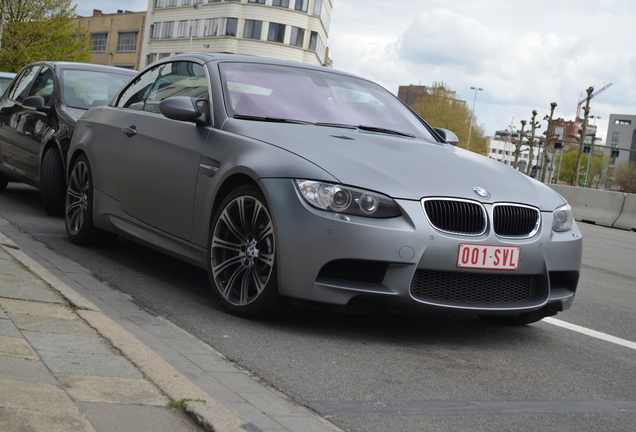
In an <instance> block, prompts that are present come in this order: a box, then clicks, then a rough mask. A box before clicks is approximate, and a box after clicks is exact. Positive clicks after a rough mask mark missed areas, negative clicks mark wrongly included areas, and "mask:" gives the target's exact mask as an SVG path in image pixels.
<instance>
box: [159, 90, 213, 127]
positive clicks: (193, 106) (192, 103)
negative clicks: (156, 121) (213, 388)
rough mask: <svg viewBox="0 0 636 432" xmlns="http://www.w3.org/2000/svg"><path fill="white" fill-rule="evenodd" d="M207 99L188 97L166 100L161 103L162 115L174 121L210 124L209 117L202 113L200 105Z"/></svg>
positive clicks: (205, 102)
mask: <svg viewBox="0 0 636 432" xmlns="http://www.w3.org/2000/svg"><path fill="white" fill-rule="evenodd" d="M201 102H203V103H204V104H207V100H206V99H199V98H192V97H186V96H175V97H171V98H168V99H164V100H162V101H161V102H160V103H159V111H161V114H163V115H164V116H166V117H168V118H169V119H172V120H178V121H187V122H193V123H196V124H197V125H204V124H208V121H207V116H206V115H205V113H203V112H202V110H201V108H199V105H200V104H201Z"/></svg>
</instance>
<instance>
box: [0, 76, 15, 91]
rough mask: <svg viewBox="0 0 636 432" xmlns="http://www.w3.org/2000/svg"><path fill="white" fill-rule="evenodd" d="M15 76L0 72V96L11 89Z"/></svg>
mask: <svg viewBox="0 0 636 432" xmlns="http://www.w3.org/2000/svg"><path fill="white" fill-rule="evenodd" d="M15 75H16V74H15V73H13V72H0V95H1V94H2V93H4V91H5V90H6V89H7V87H9V84H11V81H13V78H14V77H15Z"/></svg>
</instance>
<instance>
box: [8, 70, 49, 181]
mask: <svg viewBox="0 0 636 432" xmlns="http://www.w3.org/2000/svg"><path fill="white" fill-rule="evenodd" d="M39 69H40V67H39V66H31V67H27V68H25V69H23V70H22V71H21V72H20V74H19V75H18V78H17V79H16V80H15V82H14V83H13V86H12V87H11V88H10V89H9V90H8V91H7V92H5V94H4V95H3V96H2V99H1V100H0V164H2V166H3V167H4V168H6V169H9V170H12V171H13V136H14V133H15V130H16V127H17V126H18V124H19V123H20V115H19V113H21V112H22V105H21V104H20V102H21V101H22V100H23V99H24V98H25V97H26V96H27V94H28V91H29V89H30V87H31V84H32V83H33V80H34V79H35V77H36V75H37V72H38V71H39Z"/></svg>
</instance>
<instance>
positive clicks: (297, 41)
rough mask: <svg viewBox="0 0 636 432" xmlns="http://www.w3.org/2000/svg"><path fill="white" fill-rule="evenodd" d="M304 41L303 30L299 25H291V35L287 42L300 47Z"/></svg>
mask: <svg viewBox="0 0 636 432" xmlns="http://www.w3.org/2000/svg"><path fill="white" fill-rule="evenodd" d="M304 43H305V30H304V29H301V28H299V27H292V28H291V35H290V37H289V44H290V45H293V46H297V47H301V48H302V47H303V44H304Z"/></svg>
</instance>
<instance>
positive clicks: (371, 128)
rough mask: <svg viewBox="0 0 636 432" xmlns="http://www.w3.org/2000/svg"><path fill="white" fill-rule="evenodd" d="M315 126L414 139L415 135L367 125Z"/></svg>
mask: <svg viewBox="0 0 636 432" xmlns="http://www.w3.org/2000/svg"><path fill="white" fill-rule="evenodd" d="M315 125H316V126H326V127H339V128H345V129H360V130H363V131H369V132H379V133H385V134H391V135H399V136H405V137H409V138H415V135H414V134H412V133H408V132H400V131H395V130H391V129H386V128H383V127H377V126H367V125H358V126H355V125H350V124H344V123H315Z"/></svg>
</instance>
